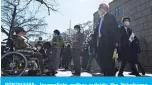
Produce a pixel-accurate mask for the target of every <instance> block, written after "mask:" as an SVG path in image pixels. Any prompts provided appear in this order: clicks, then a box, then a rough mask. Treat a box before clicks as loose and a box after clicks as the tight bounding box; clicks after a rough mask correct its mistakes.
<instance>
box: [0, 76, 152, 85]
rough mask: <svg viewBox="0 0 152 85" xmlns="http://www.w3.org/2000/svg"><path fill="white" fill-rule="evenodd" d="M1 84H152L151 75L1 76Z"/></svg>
mask: <svg viewBox="0 0 152 85" xmlns="http://www.w3.org/2000/svg"><path fill="white" fill-rule="evenodd" d="M1 85H152V77H1Z"/></svg>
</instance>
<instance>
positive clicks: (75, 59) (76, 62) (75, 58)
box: [73, 49, 81, 75]
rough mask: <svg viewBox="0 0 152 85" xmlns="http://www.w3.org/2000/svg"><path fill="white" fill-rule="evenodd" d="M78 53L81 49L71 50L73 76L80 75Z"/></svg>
mask: <svg viewBox="0 0 152 85" xmlns="http://www.w3.org/2000/svg"><path fill="white" fill-rule="evenodd" d="M80 53H81V49H73V62H74V71H75V73H74V74H75V75H80V73H81V65H80Z"/></svg>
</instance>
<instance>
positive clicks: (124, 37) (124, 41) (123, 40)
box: [120, 26, 132, 61]
mask: <svg viewBox="0 0 152 85" xmlns="http://www.w3.org/2000/svg"><path fill="white" fill-rule="evenodd" d="M131 33H132V30H131V29H129V28H128V34H127V32H126V30H125V27H124V26H122V27H121V28H120V47H121V50H122V53H121V54H122V55H121V56H120V57H121V59H122V60H126V61H130V60H131V51H130V45H131V43H130V41H129V37H130V35H131Z"/></svg>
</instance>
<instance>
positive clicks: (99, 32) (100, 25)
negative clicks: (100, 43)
mask: <svg viewBox="0 0 152 85" xmlns="http://www.w3.org/2000/svg"><path fill="white" fill-rule="evenodd" d="M102 21H103V18H101V19H100V24H99V28H98V35H99V37H101V27H102Z"/></svg>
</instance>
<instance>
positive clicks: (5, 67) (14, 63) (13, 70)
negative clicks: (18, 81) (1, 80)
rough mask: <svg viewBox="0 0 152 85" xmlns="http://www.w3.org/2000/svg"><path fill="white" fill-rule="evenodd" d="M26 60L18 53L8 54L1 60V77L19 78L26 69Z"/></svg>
mask: <svg viewBox="0 0 152 85" xmlns="http://www.w3.org/2000/svg"><path fill="white" fill-rule="evenodd" d="M27 64H28V63H27V58H26V57H25V56H24V55H23V54H21V53H19V52H8V53H6V54H4V55H3V56H2V58H1V69H2V73H3V74H2V75H4V76H21V75H22V74H23V73H24V72H25V70H26V69H27Z"/></svg>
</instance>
